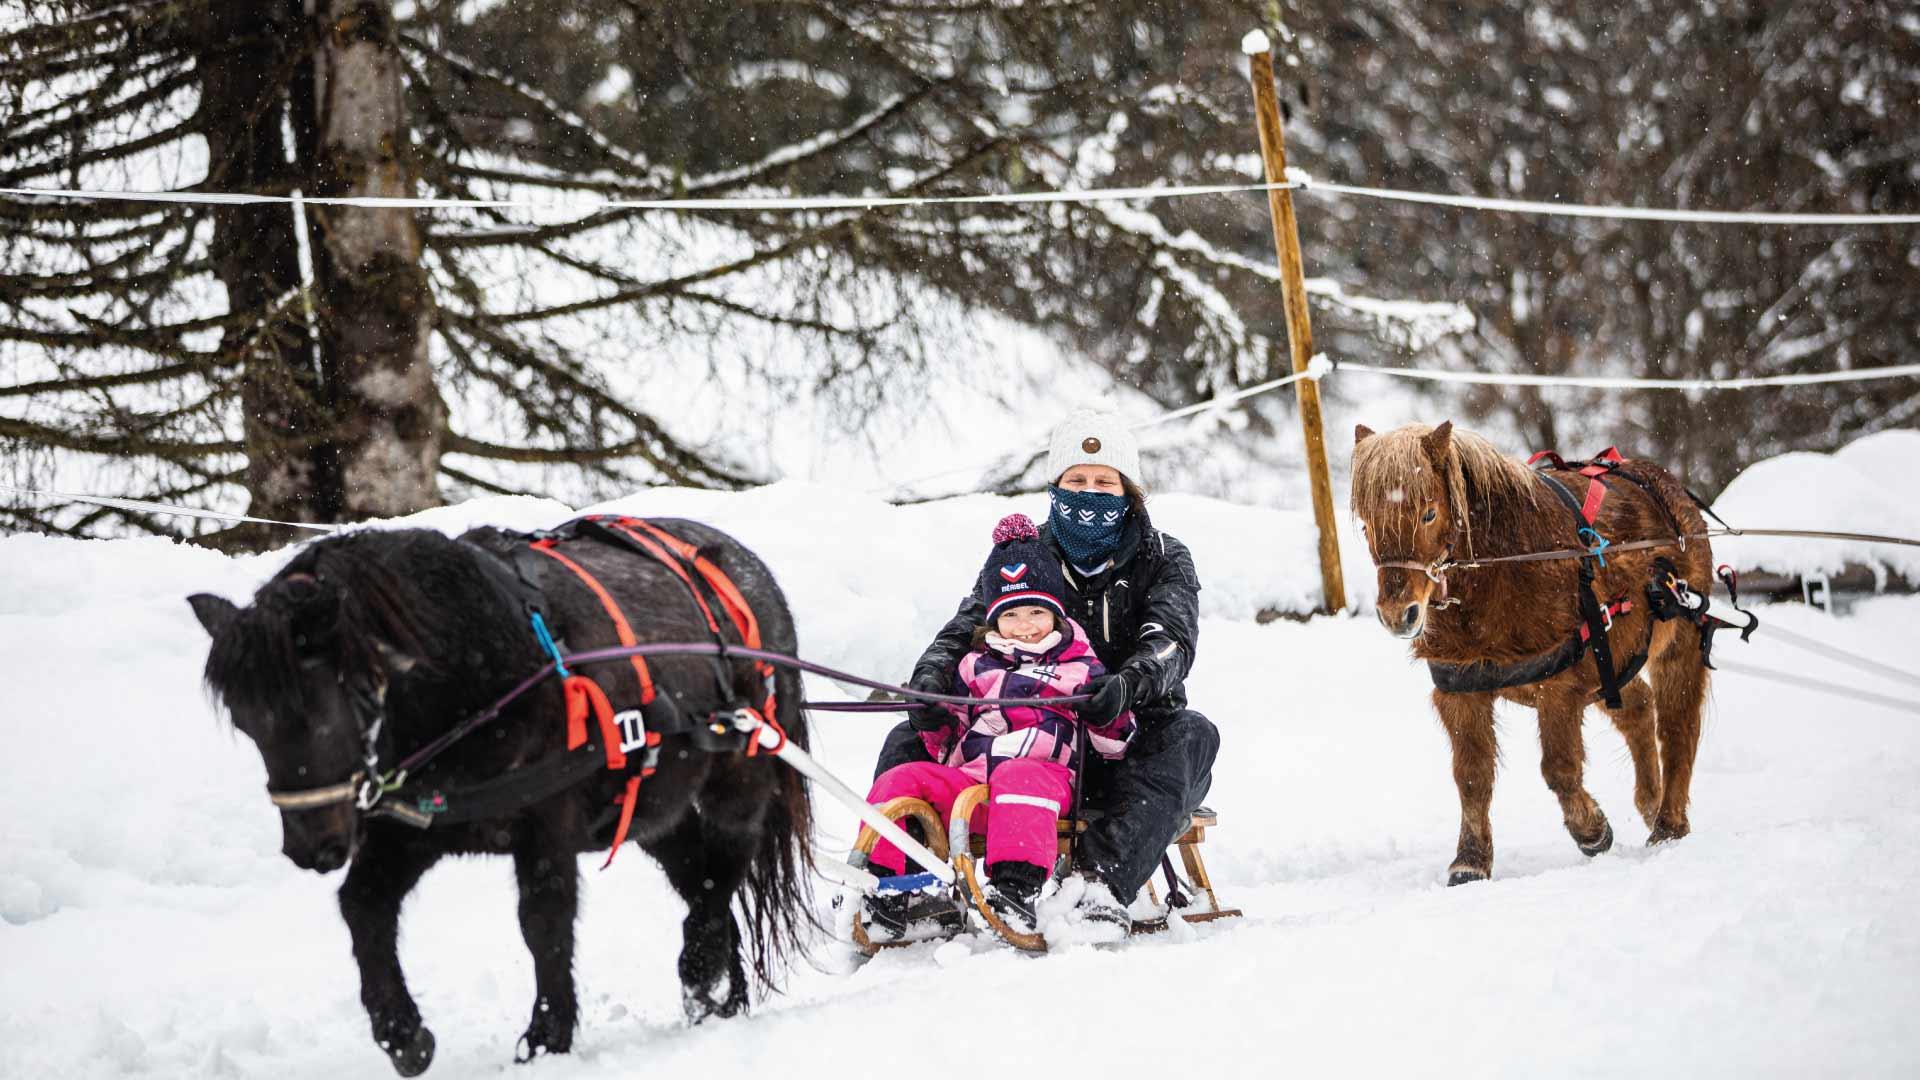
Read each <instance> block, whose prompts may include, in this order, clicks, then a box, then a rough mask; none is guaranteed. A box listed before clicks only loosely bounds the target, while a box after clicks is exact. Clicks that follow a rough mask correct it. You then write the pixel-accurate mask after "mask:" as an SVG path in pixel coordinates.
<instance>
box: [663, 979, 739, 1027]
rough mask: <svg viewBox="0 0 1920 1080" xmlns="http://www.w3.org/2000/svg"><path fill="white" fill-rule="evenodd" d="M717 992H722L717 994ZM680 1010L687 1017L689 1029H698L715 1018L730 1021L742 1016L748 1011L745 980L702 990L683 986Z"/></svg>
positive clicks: (729, 981)
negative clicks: (704, 1022) (703, 1023)
mask: <svg viewBox="0 0 1920 1080" xmlns="http://www.w3.org/2000/svg"><path fill="white" fill-rule="evenodd" d="M715 990H719V991H721V992H720V993H718V994H716V993H714V991H715ZM680 1009H681V1011H682V1012H683V1013H684V1014H685V1015H686V1018H687V1025H688V1026H689V1027H697V1026H698V1025H699V1024H700V1023H702V1022H703V1021H706V1020H709V1019H713V1018H718V1019H721V1020H729V1019H732V1018H733V1017H736V1016H741V1015H743V1014H745V1013H746V1011H747V995H746V986H745V985H744V981H743V980H731V979H730V980H724V981H723V982H722V983H721V984H720V985H718V986H714V987H708V988H706V989H702V990H695V989H692V988H691V987H684V986H683V987H681V988H680Z"/></svg>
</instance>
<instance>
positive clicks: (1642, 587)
mask: <svg viewBox="0 0 1920 1080" xmlns="http://www.w3.org/2000/svg"><path fill="white" fill-rule="evenodd" d="M1545 472H1546V473H1547V475H1550V476H1552V477H1553V478H1554V479H1556V480H1558V481H1559V482H1560V483H1561V484H1562V485H1563V486H1564V487H1565V488H1566V490H1567V492H1568V493H1570V494H1571V495H1572V497H1573V498H1574V499H1575V500H1585V499H1587V498H1588V485H1589V484H1597V483H1605V484H1606V487H1607V490H1606V492H1605V494H1604V496H1603V501H1602V502H1601V504H1600V508H1599V513H1598V515H1597V518H1596V522H1595V528H1596V530H1597V531H1598V533H1599V534H1600V535H1601V536H1603V537H1606V538H1607V539H1608V540H1609V541H1611V542H1614V543H1616V544H1624V543H1629V542H1632V541H1659V540H1671V539H1673V538H1674V537H1675V534H1676V533H1679V534H1680V535H1681V536H1685V537H1688V539H1687V540H1686V541H1685V544H1684V547H1683V546H1682V544H1681V543H1678V542H1675V543H1671V544H1661V545H1659V546H1653V547H1641V548H1638V549H1635V550H1628V551H1620V552H1617V553H1611V554H1607V553H1603V554H1604V561H1605V565H1604V567H1602V566H1599V565H1598V564H1597V563H1598V561H1597V560H1595V561H1592V562H1590V564H1589V565H1591V566H1592V567H1593V569H1594V570H1595V573H1596V579H1595V581H1594V585H1593V591H1594V593H1595V595H1596V596H1597V597H1598V602H1599V603H1600V604H1602V605H1606V604H1609V603H1610V602H1612V601H1616V600H1624V601H1630V602H1631V606H1630V608H1629V609H1628V610H1625V611H1621V612H1619V613H1618V614H1616V615H1614V616H1613V618H1612V622H1611V629H1610V630H1608V631H1607V632H1606V633H1605V637H1606V639H1607V642H1608V644H1609V645H1610V647H1611V652H1612V655H1613V663H1614V667H1615V670H1620V669H1623V668H1625V667H1627V666H1628V664H1629V662H1630V661H1631V660H1632V659H1633V658H1635V657H1644V658H1645V659H1646V664H1645V676H1644V677H1635V678H1633V679H1632V680H1631V681H1629V682H1626V683H1625V685H1623V686H1622V687H1621V688H1620V704H1619V707H1618V708H1612V707H1606V706H1605V705H1604V704H1603V708H1606V711H1607V713H1608V715H1609V716H1610V717H1612V719H1613V723H1614V726H1615V727H1617V728H1619V729H1620V733H1621V734H1622V735H1624V736H1626V740H1627V748H1628V750H1629V751H1630V752H1631V753H1632V755H1633V768H1634V777H1635V782H1634V799H1633V801H1634V805H1635V806H1636V807H1637V808H1638V809H1639V811H1640V816H1641V818H1642V819H1644V820H1645V821H1646V823H1647V827H1648V828H1649V829H1650V830H1652V834H1651V836H1649V838H1648V843H1654V844H1657V843H1660V842H1661V841H1664V840H1672V839H1676V838H1678V837H1682V836H1685V835H1686V834H1687V789H1688V787H1689V785H1690V783H1691V781H1692V778H1693V758H1694V751H1695V749H1696V748H1697V747H1698V745H1699V741H1700V713H1701V706H1702V703H1703V701H1704V699H1705V696H1706V683H1707V672H1706V667H1705V665H1704V663H1703V654H1702V651H1701V641H1700V637H1701V635H1700V630H1699V628H1698V626H1697V625H1696V624H1695V623H1694V622H1692V621H1690V620H1688V619H1685V618H1676V619H1670V620H1659V619H1656V618H1655V617H1654V615H1653V613H1652V612H1651V611H1650V610H1649V599H1650V598H1649V595H1648V585H1649V583H1650V582H1652V581H1653V580H1654V578H1655V576H1656V570H1655V562H1656V560H1659V559H1665V560H1668V561H1670V562H1671V564H1672V565H1673V567H1674V569H1675V571H1676V574H1677V577H1678V578H1680V579H1682V580H1684V581H1687V582H1691V583H1692V584H1693V585H1695V586H1696V587H1699V588H1700V589H1701V590H1702V592H1704V591H1705V586H1706V584H1707V583H1709V582H1710V581H1711V580H1712V579H1711V570H1712V567H1713V555H1712V552H1711V550H1710V549H1709V548H1708V545H1707V542H1706V540H1705V539H1703V538H1702V539H1693V538H1692V537H1694V536H1697V535H1699V534H1703V533H1704V532H1705V531H1706V530H1705V522H1704V521H1702V520H1701V517H1700V514H1699V511H1698V510H1697V509H1696V508H1695V507H1694V505H1693V503H1692V501H1691V500H1690V499H1689V497H1688V496H1687V494H1686V491H1685V489H1684V488H1682V487H1681V486H1680V484H1679V482H1678V481H1676V480H1675V479H1674V478H1673V477H1672V476H1671V475H1670V474H1669V473H1667V472H1666V470H1664V469H1661V468H1660V467H1658V466H1656V465H1653V464H1650V463H1648V462H1644V461H1627V462H1625V463H1624V464H1622V465H1620V466H1619V467H1618V468H1617V469H1616V471H1614V472H1613V473H1612V474H1611V475H1610V476H1609V477H1608V478H1607V479H1604V480H1603V479H1597V478H1590V477H1588V476H1584V475H1582V474H1581V473H1580V472H1578V471H1575V470H1573V469H1559V468H1554V469H1548V470H1545ZM1353 509H1354V512H1355V513H1356V514H1357V515H1358V516H1359V517H1360V520H1361V522H1362V523H1363V525H1364V528H1365V531H1366V537H1367V548H1368V551H1369V552H1370V553H1371V554H1372V556H1373V560H1374V563H1375V564H1376V566H1378V567H1379V570H1378V573H1379V586H1380V588H1379V601H1378V605H1377V606H1378V613H1379V617H1380V622H1381V624H1382V625H1384V626H1385V627H1386V628H1387V630H1388V631H1390V632H1391V633H1393V634H1394V635H1395V636H1397V637H1403V638H1411V639H1412V640H1413V655H1414V656H1415V657H1417V658H1419V659H1422V660H1425V661H1427V662H1428V665H1429V668H1430V670H1431V671H1432V672H1433V675H1434V681H1435V686H1436V689H1435V690H1434V692H1433V704H1434V708H1435V709H1436V710H1437V711H1438V712H1439V714H1440V722H1441V724H1442V725H1443V726H1444V727H1445V728H1446V731H1447V737H1448V739H1450V740H1451V741H1452V743H1453V779H1454V783H1455V785H1456V786H1458V788H1459V790H1460V846H1459V851H1458V854H1456V855H1455V857H1454V860H1453V865H1452V866H1451V867H1449V868H1448V882H1447V883H1448V884H1450V885H1460V884H1464V883H1466V882H1469V881H1482V880H1485V879H1486V878H1487V877H1488V876H1490V875H1491V874H1492V872H1493V827H1492V824H1491V822H1489V820H1488V817H1487V805H1488V802H1489V801H1490V800H1491V798H1492V796H1493V773H1494V763H1495V759H1496V757H1497V754H1498V748H1497V746H1496V744H1495V737H1494V726H1493V703H1494V701H1495V699H1497V698H1505V699H1507V700H1508V701H1514V702H1518V703H1519V704H1521V705H1525V706H1528V707H1530V708H1532V709H1533V710H1535V712H1536V713H1538V715H1539V719H1540V750H1541V760H1540V771H1541V773H1542V774H1543V775H1544V776H1545V777H1546V781H1547V787H1549V788H1551V789H1552V790H1553V793H1554V794H1555V795H1557V796H1559V799H1560V810H1561V814H1562V815H1563V817H1564V819H1565V821H1566V825H1567V831H1568V832H1569V833H1571V834H1572V835H1573V839H1574V842H1575V843H1577V844H1578V845H1579V846H1580V850H1581V851H1582V852H1584V853H1586V854H1587V855H1598V854H1600V853H1601V852H1603V851H1605V850H1607V849H1608V848H1609V847H1611V846H1612V844H1613V827H1612V826H1611V825H1609V824H1608V823H1607V818H1606V815H1605V814H1603V813H1601V812H1600V807H1599V806H1598V805H1597V804H1596V803H1595V802H1594V801H1593V797H1592V796H1591V795H1589V794H1587V791H1586V788H1585V786H1584V785H1583V784H1582V782H1581V771H1582V768H1583V765H1584V762H1585V757H1586V751H1585V748H1584V747H1583V745H1582V742H1581V731H1580V724H1581V717H1582V716H1583V714H1584V713H1585V712H1586V709H1587V706H1589V705H1592V704H1596V703H1598V701H1599V698H1600V695H1601V689H1602V684H1601V680H1600V676H1599V669H1598V667H1597V664H1596V661H1595V659H1594V655H1593V652H1592V650H1590V649H1586V648H1585V647H1584V643H1583V642H1582V640H1581V633H1582V627H1583V626H1584V625H1585V623H1584V620H1583V619H1582V617H1581V610H1580V599H1579V598H1580V590H1581V580H1580V579H1581V568H1580V567H1581V562H1582V560H1580V559H1576V558H1571V557H1568V558H1549V559H1542V560H1539V561H1508V562H1499V561H1492V560H1498V559H1500V558H1501V557H1503V556H1513V555H1520V554H1528V553H1535V552H1551V551H1567V552H1574V551H1586V550H1588V548H1589V546H1590V542H1591V541H1592V538H1591V537H1588V538H1586V539H1583V538H1582V536H1581V534H1580V531H1579V530H1580V526H1581V524H1582V522H1581V521H1580V519H1579V517H1578V514H1577V512H1576V511H1575V510H1573V509H1571V508H1569V507H1568V506H1567V505H1566V504H1565V502H1564V501H1563V500H1562V499H1561V498H1560V497H1559V495H1558V494H1557V493H1555V492H1554V491H1553V489H1552V488H1551V486H1550V485H1549V483H1548V481H1547V480H1546V479H1544V478H1543V477H1542V476H1541V475H1540V474H1539V473H1536V471H1535V470H1533V469H1530V468H1528V467H1527V466H1525V465H1523V464H1521V463H1520V462H1518V461H1515V460H1513V459H1511V458H1508V457H1505V456H1504V455H1502V454H1500V453H1499V452H1498V451H1497V450H1495V449H1494V448H1493V446H1492V444H1490V443H1488V442H1487V441H1486V440H1485V439H1483V438H1481V437H1480V436H1478V435H1474V434H1472V433H1471V432H1466V431H1457V430H1455V429H1454V428H1453V425H1452V423H1451V422H1448V423H1444V424H1441V425H1440V426H1439V427H1429V426H1427V425H1425V424H1409V425H1407V426H1406V427H1402V428H1399V429H1397V430H1394V431H1389V432H1386V433H1384V434H1378V435H1376V434H1374V433H1373V432H1372V431H1370V430H1369V429H1367V428H1366V427H1364V426H1362V427H1359V428H1357V429H1356V430H1355V432H1354V450H1353ZM1476 560H1483V561H1480V562H1478V563H1477V564H1476V562H1475V561H1476ZM1394 563H1399V564H1403V565H1382V564H1394ZM1447 563H1453V564H1456V565H1454V566H1453V567H1452V569H1451V570H1449V569H1447V568H1446V564H1447ZM1415 564H1417V566H1416V565H1415ZM1421 568H1433V572H1431V573H1429V572H1423V570H1422V569H1421ZM1662 570H1664V566H1663V567H1662ZM1660 576H1661V577H1662V579H1663V580H1664V577H1665V575H1664V573H1662V574H1661V575H1660ZM1569 654H1572V655H1574V656H1576V659H1575V661H1574V662H1573V663H1572V664H1571V666H1565V667H1564V669H1563V670H1557V671H1556V670H1554V668H1555V666H1556V665H1555V663H1554V661H1555V660H1556V658H1557V659H1558V660H1559V662H1560V663H1561V664H1564V663H1565V658H1566V657H1567V656H1568V655H1569ZM1536 675H1542V676H1544V677H1541V678H1538V679H1537V680H1536V679H1534V678H1533V676H1536ZM1648 679H1651V682H1652V686H1651V688H1649V686H1648ZM1516 683H1517V684H1516ZM1440 687H1446V689H1440Z"/></svg>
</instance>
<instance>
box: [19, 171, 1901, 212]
mask: <svg viewBox="0 0 1920 1080" xmlns="http://www.w3.org/2000/svg"><path fill="white" fill-rule="evenodd" d="M1287 175H1288V179H1287V181H1286V182H1285V183H1274V184H1264V183H1262V184H1180V185H1163V186H1155V187H1120V188H1087V189H1084V190H1078V191H1033V192H1008V193H1003V194H987V195H785V196H775V195H767V196H752V195H747V196H737V197H732V198H717V199H702V198H684V199H673V198H663V199H598V200H592V201H585V202H583V201H567V200H558V201H555V200H536V199H440V198H426V197H421V198H395V197H388V196H374V195H352V196H293V195H253V194H239V193H234V192H219V191H104V190H99V189H85V188H17V187H0V195H11V196H15V197H19V198H48V199H92V200H115V201H121V202H154V203H186V204H193V205H203V206H248V205H258V204H277V203H292V202H295V201H299V202H304V203H307V204H309V205H313V206H361V207H372V208H386V209H411V210H453V209H461V208H473V209H488V208H491V209H509V208H518V209H527V210H548V211H554V212H569V213H578V212H581V211H583V210H722V211H724V210H742V211H763V210H851V209H861V208H867V207H890V206H891V207H898V206H951V205H969V204H988V203H999V204H1008V203H1070V202H1116V201H1119V202H1124V201H1132V200H1142V199H1172V198H1186V197H1191V196H1197V195H1234V194H1240V193H1244V192H1251V191H1262V192H1264V191H1310V192H1317V193H1320V194H1326V195H1347V196H1355V197H1359V198H1367V199H1386V200H1391V201H1396V202H1412V203H1425V204H1428V205H1433V206H1453V207H1461V208H1465V209H1470V210H1492V211H1497V212H1500V213H1509V214H1534V215H1541V216H1547V217H1571V218H1602V219H1608V220H1614V221H1674V222H1691V223H1695V224H1716V225H1920V214H1820V213H1795V212H1779V211H1761V210H1680V209H1671V208H1665V207H1641V206H1591V205H1586V204H1581V203H1561V202H1545V201H1541V200H1534V199H1496V198H1487V197H1483V196H1478V195H1447V194H1441V193H1438V192H1428V191H1402V190H1398V189H1394V188H1375V187H1360V186H1357V185H1353V184H1334V183H1327V182H1324V181H1320V180H1315V179H1313V178H1312V177H1311V176H1308V175H1307V174H1305V173H1303V172H1300V171H1299V170H1297V169H1289V170H1287Z"/></svg>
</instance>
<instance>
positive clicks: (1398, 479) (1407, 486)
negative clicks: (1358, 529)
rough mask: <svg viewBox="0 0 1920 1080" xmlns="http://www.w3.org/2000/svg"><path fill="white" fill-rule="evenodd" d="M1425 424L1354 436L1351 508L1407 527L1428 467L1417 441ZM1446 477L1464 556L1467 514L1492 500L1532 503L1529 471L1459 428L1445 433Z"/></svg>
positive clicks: (1428, 428)
mask: <svg viewBox="0 0 1920 1080" xmlns="http://www.w3.org/2000/svg"><path fill="white" fill-rule="evenodd" d="M1433 430H1434V429H1433V425H1431V424H1407V425H1405V426H1403V427H1398V428H1395V429H1393V430H1392V431H1383V432H1379V433H1377V434H1374V435H1370V436H1368V437H1367V438H1365V439H1362V440H1360V441H1359V442H1358V443H1356V444H1355V445H1354V448H1353V510H1354V512H1355V513H1357V514H1359V515H1360V517H1361V518H1362V519H1363V520H1366V521H1370V522H1385V523H1389V524H1387V525H1386V526H1385V528H1386V530H1387V531H1389V532H1398V533H1401V534H1402V535H1404V534H1405V533H1407V532H1410V531H1411V530H1412V527H1413V522H1414V514H1415V513H1416V512H1417V510H1418V508H1419V506H1420V500H1419V499H1417V498H1413V497H1412V496H1413V495H1414V494H1416V493H1418V492H1419V491H1420V486H1419V485H1420V480H1419V479H1417V478H1418V477H1420V476H1421V475H1422V474H1423V473H1426V472H1428V471H1429V470H1431V469H1432V468H1433V462H1432V461H1431V460H1429V459H1428V457H1427V449H1426V446H1425V445H1424V444H1423V442H1422V440H1424V439H1425V438H1426V437H1427V436H1428V435H1430V434H1432V433H1433ZM1448 441H1449V444H1450V449H1449V452H1448V454H1447V462H1446V476H1445V477H1443V478H1442V479H1443V481H1444V483H1445V484H1446V485H1447V502H1448V503H1450V504H1451V505H1452V507H1453V512H1454V515H1455V516H1456V518H1457V519H1458V523H1459V526H1460V529H1461V531H1462V532H1463V534H1464V535H1465V536H1466V538H1467V551H1466V555H1467V556H1468V557H1472V555H1473V515H1474V514H1475V513H1476V512H1478V511H1484V510H1485V509H1486V508H1487V507H1489V506H1490V505H1494V504H1499V503H1506V502H1509V501H1515V500H1517V501H1519V502H1522V503H1525V504H1527V505H1532V504H1533V501H1534V499H1535V498H1537V497H1538V495H1539V489H1538V487H1537V485H1536V483H1535V481H1534V478H1533V471H1532V470H1531V469H1529V468H1527V467H1526V465H1524V464H1522V463H1521V462H1519V461H1517V460H1515V459H1513V458H1510V457H1508V456H1506V455H1505V454H1502V453H1501V452H1500V451H1499V450H1498V449H1497V448H1496V447H1495V446H1494V445H1493V444H1492V443H1490V442H1488V441H1487V440H1486V439H1484V438H1481V437H1480V436H1478V435H1476V434H1474V433H1473V432H1471V431H1463V430H1462V429H1460V428H1457V427H1456V428H1454V429H1452V433H1451V435H1450V438H1449V440H1448Z"/></svg>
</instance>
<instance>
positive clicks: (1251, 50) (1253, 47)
mask: <svg viewBox="0 0 1920 1080" xmlns="http://www.w3.org/2000/svg"><path fill="white" fill-rule="evenodd" d="M1272 50H1273V42H1271V41H1269V40H1267V32H1266V31H1265V30H1249V31H1247V36H1246V37H1243V38H1241V39H1240V51H1241V52H1243V53H1246V54H1247V55H1248V56H1258V55H1260V54H1261V53H1263V52H1271V51H1272Z"/></svg>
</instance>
